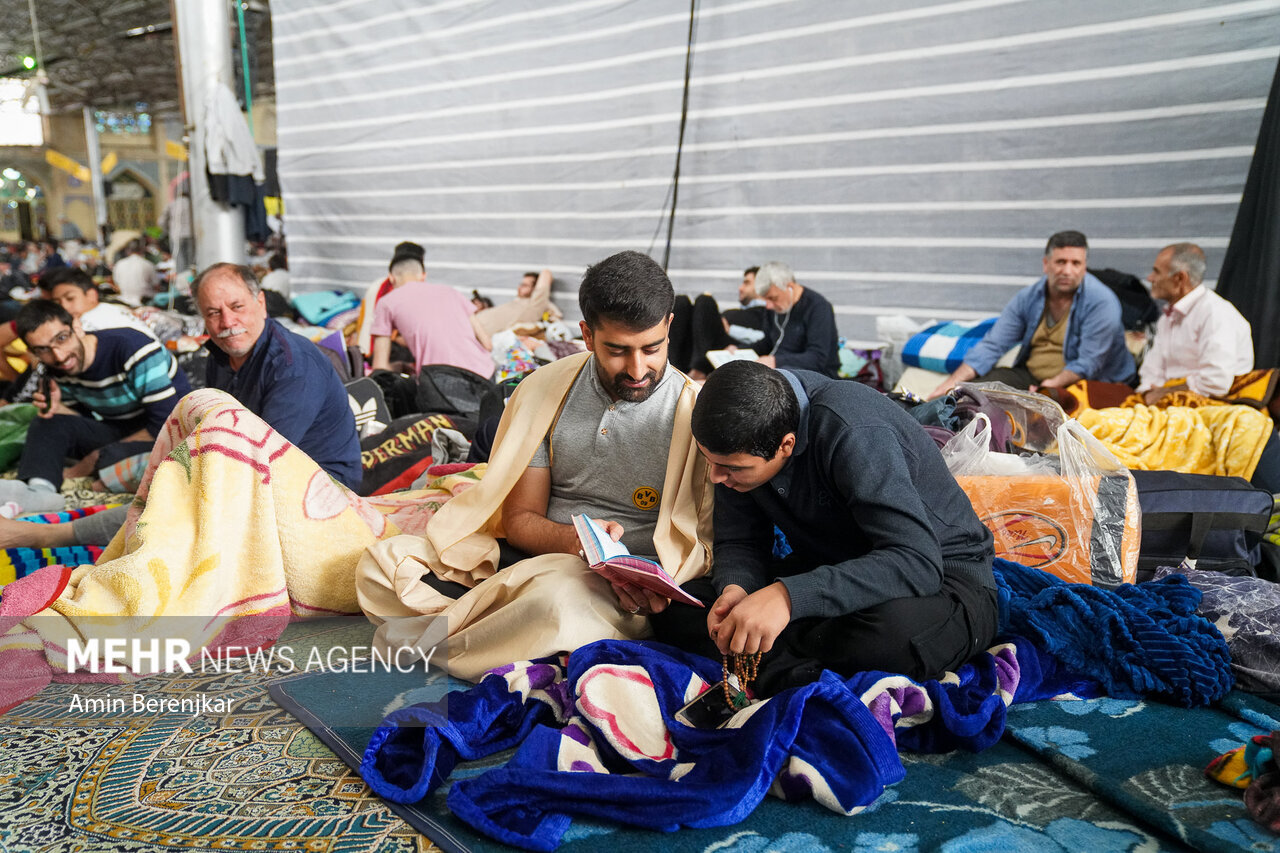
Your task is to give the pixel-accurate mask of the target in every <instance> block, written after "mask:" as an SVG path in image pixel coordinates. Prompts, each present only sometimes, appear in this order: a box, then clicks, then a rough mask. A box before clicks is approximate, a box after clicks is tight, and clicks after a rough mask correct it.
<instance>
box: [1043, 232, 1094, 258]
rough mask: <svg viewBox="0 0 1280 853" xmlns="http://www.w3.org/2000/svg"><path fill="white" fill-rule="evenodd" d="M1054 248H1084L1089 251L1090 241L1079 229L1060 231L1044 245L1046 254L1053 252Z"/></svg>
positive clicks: (1046, 255) (1047, 255)
mask: <svg viewBox="0 0 1280 853" xmlns="http://www.w3.org/2000/svg"><path fill="white" fill-rule="evenodd" d="M1054 249H1084V250H1085V251H1086V252H1087V251H1089V241H1088V240H1086V239H1085V236H1084V235H1083V234H1081V233H1080V232H1079V231H1059V232H1058V233H1057V234H1054V235H1053V236H1052V237H1050V238H1049V242H1048V243H1046V244H1045V246H1044V256H1045V257H1046V258H1047V257H1049V256H1050V255H1052V254H1053V250H1054Z"/></svg>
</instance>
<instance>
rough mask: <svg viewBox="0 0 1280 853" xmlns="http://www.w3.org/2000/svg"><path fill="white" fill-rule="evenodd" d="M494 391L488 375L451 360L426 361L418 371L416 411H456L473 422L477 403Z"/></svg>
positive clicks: (453, 413)
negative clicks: (447, 362) (445, 361)
mask: <svg viewBox="0 0 1280 853" xmlns="http://www.w3.org/2000/svg"><path fill="white" fill-rule="evenodd" d="M494 391H495V387H494V384H493V382H491V381H490V380H489V379H486V378H485V377H483V376H481V375H480V374H478V373H472V372H471V371H470V370H467V369H466V368H462V367H454V366H453V365H452V364H428V365H426V366H425V367H423V368H422V369H421V370H420V371H418V394H417V404H418V411H419V412H424V413H427V414H433V415H434V414H443V415H451V416H452V415H457V416H460V417H462V418H464V419H466V420H469V421H471V422H473V423H474V422H476V421H478V420H479V417H480V405H481V403H482V402H483V401H484V399H485V397H487V396H490V395H492V394H493V393H494ZM464 434H465V433H464ZM470 439H471V436H470V435H467V440H468V441H469V440H470Z"/></svg>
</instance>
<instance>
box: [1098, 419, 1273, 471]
mask: <svg viewBox="0 0 1280 853" xmlns="http://www.w3.org/2000/svg"><path fill="white" fill-rule="evenodd" d="M1076 417H1077V419H1078V420H1079V421H1080V423H1082V424H1084V426H1085V428H1086V429H1088V430H1089V432H1090V433H1092V434H1093V436H1094V437H1095V438H1097V439H1098V440H1099V441H1101V442H1102V443H1103V444H1105V445H1106V446H1107V449H1108V450H1110V451H1111V452H1112V453H1114V454H1115V455H1116V458H1118V459H1119V460H1120V461H1121V462H1122V463H1124V465H1125V466H1127V467H1129V468H1136V469H1138V470H1142V471H1155V470H1167V471H1181V472H1182V473H1184V474H1215V475H1218V476H1226V477H1244V478H1245V479H1248V478H1250V477H1252V476H1253V470H1254V468H1256V467H1257V465H1258V459H1259V457H1261V455H1262V448H1263V447H1264V446H1265V445H1266V443H1267V439H1268V438H1270V437H1271V433H1272V431H1273V428H1274V427H1273V425H1272V423H1271V418H1270V417H1268V415H1267V413H1266V412H1265V411H1260V410H1258V409H1254V408H1251V407H1249V406H1203V407H1197V408H1188V407H1185V406H1170V407H1168V408H1165V409H1159V408H1155V407H1152V406H1143V405H1138V406H1133V407H1132V408H1118V407H1117V408H1107V409H1084V410H1083V411H1080V412H1078V413H1077V414H1076Z"/></svg>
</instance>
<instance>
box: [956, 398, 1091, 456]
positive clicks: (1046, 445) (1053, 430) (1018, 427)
mask: <svg viewBox="0 0 1280 853" xmlns="http://www.w3.org/2000/svg"><path fill="white" fill-rule="evenodd" d="M960 387H961V388H965V387H968V388H973V389H976V390H978V391H981V392H982V393H983V394H985V395H986V396H987V399H988V400H990V401H991V402H992V403H994V404H995V405H997V406H999V407H1000V408H1001V409H1003V410H1004V411H1005V413H1006V414H1007V415H1008V417H1009V422H1010V426H1011V427H1012V430H1013V434H1012V435H1011V436H1010V438H1009V441H1010V443H1012V444H1013V445H1015V446H1016V447H1020V448H1022V449H1024V450H1031V451H1035V452H1036V453H1055V452H1057V451H1056V444H1057V438H1058V429H1059V428H1060V427H1061V426H1062V425H1063V424H1064V423H1066V422H1067V413H1066V412H1064V411H1063V410H1062V407H1061V406H1059V405H1058V404H1057V403H1056V402H1054V401H1053V400H1051V399H1049V398H1048V397H1046V396H1044V395H1043V394H1033V393H1031V392H1030V391H1019V390H1018V389H1017V388H1011V387H1010V386H1008V385H1006V384H1004V383H1003V382H962V383H961V384H960Z"/></svg>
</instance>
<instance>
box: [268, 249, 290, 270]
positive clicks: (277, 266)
mask: <svg viewBox="0 0 1280 853" xmlns="http://www.w3.org/2000/svg"><path fill="white" fill-rule="evenodd" d="M288 268H289V258H288V257H287V256H286V255H285V253H284V252H276V253H275V254H274V255H272V256H271V257H270V258H268V259H267V269H269V270H287V269H288Z"/></svg>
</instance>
